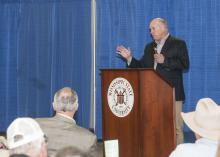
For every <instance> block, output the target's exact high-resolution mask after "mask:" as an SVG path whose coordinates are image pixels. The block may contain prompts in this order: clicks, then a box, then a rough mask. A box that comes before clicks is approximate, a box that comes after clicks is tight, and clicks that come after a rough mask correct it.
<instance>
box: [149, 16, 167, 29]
mask: <svg viewBox="0 0 220 157" xmlns="http://www.w3.org/2000/svg"><path fill="white" fill-rule="evenodd" d="M153 20H157V21H160V22H161V23H162V24H164V25H165V26H166V27H167V28H168V23H167V21H166V20H165V19H163V18H161V17H158V18H155V19H153Z"/></svg>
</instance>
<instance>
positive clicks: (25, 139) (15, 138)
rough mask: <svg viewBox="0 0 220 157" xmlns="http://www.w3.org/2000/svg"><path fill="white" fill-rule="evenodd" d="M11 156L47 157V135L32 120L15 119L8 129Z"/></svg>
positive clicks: (25, 118) (26, 118)
mask: <svg viewBox="0 0 220 157" xmlns="http://www.w3.org/2000/svg"><path fill="white" fill-rule="evenodd" d="M7 144H8V149H9V154H10V156H13V154H14V155H15V154H24V155H27V156H29V157H47V148H46V141H45V135H44V133H43V131H42V130H41V128H40V126H39V124H38V123H37V122H36V121H35V120H34V119H32V118H28V117H24V118H17V119H15V120H14V121H13V122H12V123H11V124H10V125H9V127H8V128H7Z"/></svg>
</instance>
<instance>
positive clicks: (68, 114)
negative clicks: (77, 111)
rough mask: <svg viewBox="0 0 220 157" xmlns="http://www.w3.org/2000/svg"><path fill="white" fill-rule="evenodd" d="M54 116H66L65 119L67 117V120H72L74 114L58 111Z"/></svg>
mask: <svg viewBox="0 0 220 157" xmlns="http://www.w3.org/2000/svg"><path fill="white" fill-rule="evenodd" d="M56 114H61V115H64V116H67V117H69V118H73V116H74V113H73V112H69V111H66V112H64V111H59V112H57V113H56Z"/></svg>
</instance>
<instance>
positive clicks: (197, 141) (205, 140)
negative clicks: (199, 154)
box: [196, 137, 219, 145]
mask: <svg viewBox="0 0 220 157" xmlns="http://www.w3.org/2000/svg"><path fill="white" fill-rule="evenodd" d="M196 143H208V144H212V145H218V144H219V142H218V141H214V140H210V139H207V138H204V137H203V138H199V139H198V140H196Z"/></svg>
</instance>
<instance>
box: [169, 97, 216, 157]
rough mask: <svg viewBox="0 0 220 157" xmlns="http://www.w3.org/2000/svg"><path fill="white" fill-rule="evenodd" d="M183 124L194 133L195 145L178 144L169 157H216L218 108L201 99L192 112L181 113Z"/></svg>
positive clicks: (213, 103)
mask: <svg viewBox="0 0 220 157" xmlns="http://www.w3.org/2000/svg"><path fill="white" fill-rule="evenodd" d="M181 115H182V117H183V120H184V122H185V123H186V125H187V126H188V127H189V128H190V129H191V130H192V131H193V132H194V133H195V136H196V142H195V143H185V144H180V145H178V146H177V148H176V149H175V150H174V151H173V152H172V153H171V155H170V157H216V155H217V149H218V144H219V139H220V106H218V105H217V104H216V103H215V102H214V101H213V100H212V99H210V98H203V99H200V100H199V101H198V103H197V106H196V110H195V111H194V112H189V113H182V114H181Z"/></svg>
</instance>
